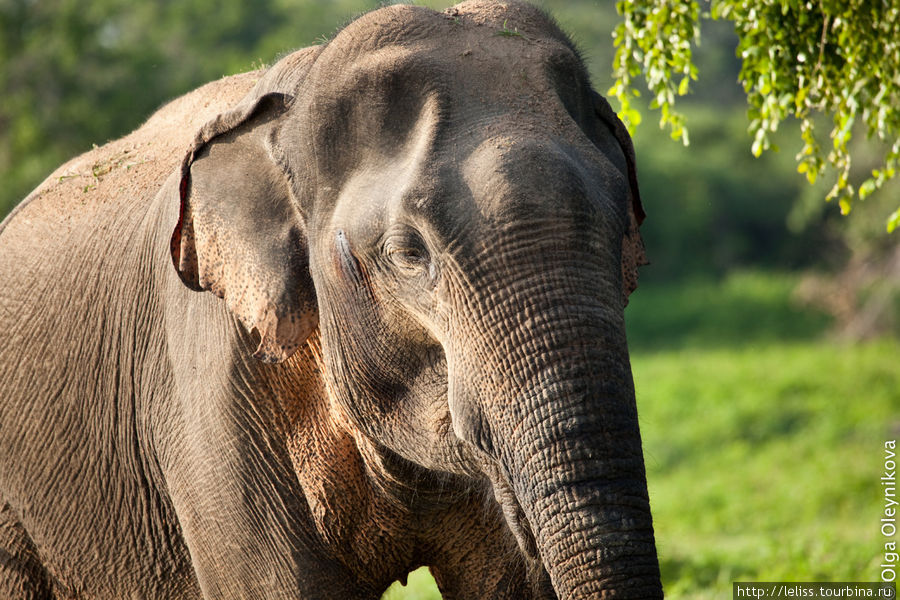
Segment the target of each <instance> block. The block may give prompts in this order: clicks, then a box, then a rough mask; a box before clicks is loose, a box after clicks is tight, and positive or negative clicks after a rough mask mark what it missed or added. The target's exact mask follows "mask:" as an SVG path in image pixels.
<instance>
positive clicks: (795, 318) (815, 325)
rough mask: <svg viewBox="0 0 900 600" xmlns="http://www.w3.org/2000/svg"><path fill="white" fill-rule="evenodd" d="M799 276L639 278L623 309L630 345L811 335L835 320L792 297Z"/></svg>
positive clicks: (643, 347)
mask: <svg viewBox="0 0 900 600" xmlns="http://www.w3.org/2000/svg"><path fill="white" fill-rule="evenodd" d="M796 283H797V279H796V277H795V276H791V275H785V274H774V273H762V272H739V273H731V274H729V275H728V276H727V277H726V278H725V279H723V280H721V281H710V280H695V281H685V282H680V283H677V284H673V283H665V284H658V283H652V282H651V283H647V284H643V283H642V284H641V285H640V286H639V287H638V289H637V291H636V292H635V293H634V294H632V296H631V299H630V301H629V304H628V307H627V308H626V310H625V319H626V321H627V324H628V343H629V347H630V348H631V349H632V350H637V351H653V350H664V349H677V348H687V347H698V346H699V347H704V348H715V347H726V346H746V345H750V344H759V343H766V342H773V341H779V342H786V341H800V340H812V339H816V338H820V337H822V335H823V334H824V333H825V332H826V331H827V329H828V327H829V325H830V324H831V319H830V318H829V317H828V316H827V315H825V314H824V313H821V312H818V311H816V310H813V309H810V308H807V307H803V306H800V305H799V304H798V303H797V302H795V301H794V300H793V299H792V294H793V290H794V288H795V286H796Z"/></svg>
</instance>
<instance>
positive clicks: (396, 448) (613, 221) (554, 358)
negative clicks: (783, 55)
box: [0, 0, 662, 600]
mask: <svg viewBox="0 0 900 600" xmlns="http://www.w3.org/2000/svg"><path fill="white" fill-rule="evenodd" d="M644 216H645V215H644V211H643V208H642V206H641V200H640V195H639V191H638V185H637V175H636V167H635V156H634V149H633V145H632V142H631V140H630V138H629V135H628V133H627V131H626V129H625V128H624V126H623V124H622V122H621V121H620V120H619V119H618V117H617V116H616V114H615V112H614V111H613V110H612V108H611V107H610V105H609V103H608V102H607V100H606V99H604V98H603V97H602V96H601V95H600V94H598V93H597V92H595V91H594V90H593V89H592V87H591V84H590V81H589V77H588V74H587V70H586V68H585V65H584V62H583V60H582V59H581V58H580V56H579V53H578V51H577V50H576V48H575V46H574V45H573V44H572V42H571V41H570V39H569V38H568V37H567V36H566V34H564V33H563V32H562V31H561V30H560V28H559V27H558V26H557V25H556V24H555V22H554V21H553V20H552V19H551V18H550V17H549V16H548V15H546V14H545V13H544V12H542V11H541V10H539V9H537V8H535V7H533V6H531V5H529V4H526V3H521V2H517V1H512V0H510V1H508V2H489V1H486V0H469V1H467V2H463V3H461V4H459V5H457V6H455V7H453V8H450V9H447V10H445V11H443V12H437V11H433V10H431V9H428V8H423V7H416V6H404V5H393V6H387V7H382V8H379V9H377V10H374V11H372V12H369V13H366V14H364V15H362V16H360V17H358V18H357V19H356V20H354V21H352V22H351V23H350V24H348V25H346V26H345V27H344V28H343V29H341V30H339V31H338V32H337V33H336V34H334V35H333V36H332V37H331V38H330V39H328V40H327V41H325V42H323V43H321V44H319V45H316V46H311V47H307V48H304V49H301V50H297V51H295V52H292V53H290V54H288V55H286V56H284V57H283V58H282V59H280V60H279V61H277V62H276V63H275V64H274V65H272V66H271V67H268V68H264V69H260V70H257V71H253V72H249V73H244V74H238V75H234V76H228V77H225V78H223V79H221V80H218V81H214V82H212V83H209V84H207V85H205V86H203V87H200V88H198V89H196V90H195V91H193V92H190V93H188V94H186V95H185V96H183V97H181V98H178V99H176V100H174V101H172V102H170V103H168V104H166V105H164V106H162V107H161V108H160V109H159V110H158V111H157V112H156V113H155V114H154V115H152V116H151V117H150V118H149V120H147V121H146V122H145V123H144V124H143V125H142V126H140V127H139V128H138V129H137V130H135V131H134V132H133V133H131V134H130V135H127V136H126V137H123V138H121V139H119V140H116V141H112V142H109V143H107V144H106V145H103V146H101V147H95V148H94V149H93V150H91V151H89V152H87V153H86V154H83V155H81V156H79V157H77V158H74V159H72V160H71V161H69V162H68V163H66V164H64V165H63V166H61V167H60V168H59V169H58V170H57V171H56V172H54V173H53V174H52V175H51V176H50V177H49V178H48V179H47V180H46V181H44V182H43V183H42V184H41V185H40V186H39V187H38V188H37V189H36V190H35V191H34V192H32V193H31V194H30V195H29V196H28V197H27V198H26V199H25V200H24V201H23V202H22V203H21V204H20V205H19V206H18V207H17V208H16V209H15V210H14V211H13V212H12V213H11V214H10V215H9V216H8V218H7V219H6V220H5V221H4V222H3V224H2V225H0V281H2V282H3V285H2V286H0V336H2V339H3V343H2V345H0V398H2V402H0V597H2V598H6V599H12V600H25V599H43V598H58V599H63V598H65V599H113V598H115V599H121V598H167V599H199V598H204V599H214V598H215V599H229V598H254V599H257V598H258V599H264V598H266V599H276V598H277V599H283V598H303V599H311V598H340V599H353V598H377V597H379V595H380V594H382V593H383V592H384V590H385V589H386V588H387V587H388V586H389V585H390V584H391V583H392V582H393V581H395V580H398V579H400V580H403V579H404V578H405V576H406V574H407V573H408V572H410V571H411V570H413V569H415V568H418V567H420V566H427V567H429V568H430V570H431V572H432V574H433V576H434V579H435V581H436V583H437V585H438V587H439V589H440V591H441V593H442V594H443V596H444V597H445V598H516V599H519V598H560V599H574V598H613V597H614V598H661V597H662V586H661V583H660V575H659V562H658V558H657V553H656V545H655V541H654V533H653V524H652V518H651V512H650V503H649V497H648V491H647V482H646V473H645V468H644V462H643V453H642V447H641V439H640V431H639V427H638V418H637V409H636V405H635V391H634V384H633V377H632V372H631V365H630V358H629V354H628V347H627V340H626V333H625V322H624V310H625V305H626V303H627V299H628V295H629V294H630V293H631V292H632V291H633V290H634V289H635V287H636V285H637V267H638V266H640V265H642V264H645V263H646V259H645V257H644V250H643V248H644V246H643V241H642V240H641V237H640V232H639V226H640V224H641V222H642V221H643V219H644Z"/></svg>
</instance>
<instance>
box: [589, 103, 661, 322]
mask: <svg viewBox="0 0 900 600" xmlns="http://www.w3.org/2000/svg"><path fill="white" fill-rule="evenodd" d="M594 110H595V113H596V115H597V117H598V118H599V119H600V120H601V121H602V122H603V123H604V124H605V125H606V127H607V128H608V129H609V130H610V131H611V132H612V134H613V136H614V137H615V138H616V141H617V142H619V146H620V147H621V148H622V153H623V154H624V155H625V163H626V167H627V170H628V173H627V175H628V189H629V194H630V196H631V202H629V203H628V224H627V226H626V229H625V236H624V237H623V238H622V288H623V293H624V295H625V298H624V301H625V304H626V305H627V304H628V296H630V295H631V292H633V291H634V290H636V289H637V286H638V267H640V266H643V265H648V264H650V261H648V260H647V254H646V252H645V251H644V240H643V239H642V238H641V232H640V229H639V227H640V225H641V223H643V222H644V218H646V216H647V215H646V213H644V207H643V205H642V204H641V194H640V191H639V190H638V181H637V167H636V166H635V159H634V145H633V144H632V143H631V136H629V135H628V130H627V129H626V128H625V124H624V123H622V121H621V120H620V119H619V117H618V116H617V115H616V113H615V112H614V111H613V109H612V107H611V106H610V105H609V102H607V101H606V98H604V97H603V96H601V95H600V94H597V93H596V92H595V93H594Z"/></svg>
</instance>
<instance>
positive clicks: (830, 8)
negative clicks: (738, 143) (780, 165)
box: [610, 0, 900, 231]
mask: <svg viewBox="0 0 900 600" xmlns="http://www.w3.org/2000/svg"><path fill="white" fill-rule="evenodd" d="M616 7H617V9H618V11H619V12H620V14H621V15H622V16H623V22H622V23H621V24H620V25H619V26H617V27H616V30H615V43H616V45H617V52H616V58H615V63H614V65H615V69H616V72H615V74H616V77H617V83H616V84H615V85H614V86H613V87H612V89H611V90H610V93H613V94H615V95H616V96H617V98H618V99H619V101H620V102H621V104H622V108H623V113H624V116H625V117H626V118H627V119H628V122H629V124H631V125H635V124H636V123H637V120H638V119H639V117H638V116H637V115H636V111H635V110H634V109H633V108H632V106H631V102H632V100H633V98H634V97H635V96H636V90H634V87H633V85H634V84H633V82H634V79H635V78H636V77H637V76H638V75H640V74H641V73H643V74H644V76H645V78H646V80H647V85H648V88H649V89H650V91H651V92H652V93H653V94H654V95H655V99H654V102H653V106H654V107H659V108H660V109H661V113H662V118H661V125H667V124H668V125H669V126H670V127H671V129H672V135H673V137H677V138H681V139H683V140H685V142H686V141H687V134H686V132H685V130H684V117H683V116H682V115H681V114H680V113H678V112H676V111H675V110H674V104H675V98H676V96H678V95H684V94H685V93H687V91H688V89H689V81H690V80H691V79H694V78H695V77H696V70H695V68H694V66H693V62H692V53H691V44H692V43H694V44H696V43H699V40H700V34H699V27H700V22H699V17H700V15H699V8H698V3H697V2H696V1H694V0H678V1H676V2H667V1H664V0H637V1H629V2H624V1H623V2H618V3H617V4H616ZM710 16H712V18H714V19H727V20H730V21H732V22H733V23H734V26H735V30H736V32H737V34H738V37H739V43H738V47H737V53H738V56H739V57H740V58H741V60H742V68H741V72H740V80H741V82H742V84H743V86H744V90H745V92H746V94H747V101H748V103H749V111H748V116H749V119H750V132H751V134H752V135H753V143H752V146H751V148H752V152H753V154H754V155H756V156H759V155H760V154H761V153H762V152H763V151H764V150H766V149H768V148H770V147H771V146H772V142H771V135H772V133H773V132H775V131H776V130H777V129H778V128H779V126H780V125H781V123H782V122H783V121H784V120H785V119H786V118H787V117H789V116H793V117H796V118H797V119H798V120H799V122H800V138H801V140H802V143H803V145H802V148H801V150H800V153H799V154H798V155H797V161H798V167H797V170H798V171H799V172H800V173H804V174H806V177H807V179H808V180H809V182H810V183H814V182H815V181H816V179H817V177H818V176H819V175H820V174H822V173H823V172H824V171H825V169H826V165H829V166H831V167H832V168H834V170H835V171H836V177H835V181H834V184H833V186H832V187H831V190H830V191H829V192H828V195H827V196H826V199H833V198H838V199H839V204H840V207H841V212H843V213H845V214H846V213H847V212H849V211H850V208H851V206H852V201H853V199H854V198H859V199H864V198H866V197H867V196H869V195H870V194H872V193H873V192H874V191H875V190H876V189H878V188H880V187H882V186H883V185H884V183H885V182H886V181H888V180H890V179H891V178H893V177H894V176H895V175H896V173H897V170H898V167H900V80H898V79H897V77H896V72H897V66H898V65H900V6H898V5H897V3H894V2H867V1H866V0H842V1H841V0H831V1H827V2H816V3H811V2H806V1H801V0H714V1H713V2H712V4H711V12H710ZM676 81H677V83H676ZM818 115H828V116H830V118H831V131H830V134H829V135H830V138H831V143H830V144H829V145H828V146H827V147H823V144H822V142H821V141H820V136H819V135H818V133H819V128H820V127H821V122H820V120H819V119H818V118H817V117H818ZM855 126H858V127H864V129H865V133H866V137H867V138H871V139H874V140H877V142H878V143H879V144H881V145H882V147H881V149H882V154H881V159H880V161H879V163H880V164H879V166H877V167H876V168H875V169H872V170H871V172H870V173H869V174H868V175H867V176H865V177H864V179H863V180H862V181H861V182H859V183H854V182H852V181H851V165H852V158H853V152H852V148H851V146H850V141H851V139H852V138H853V135H854V133H855V132H856V131H857V129H858V127H855ZM898 225H900V210H898V211H895V212H893V213H892V214H891V215H890V217H889V218H888V230H889V231H893V230H894V229H895V228H896V227H897V226H898Z"/></svg>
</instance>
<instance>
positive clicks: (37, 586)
mask: <svg viewBox="0 0 900 600" xmlns="http://www.w3.org/2000/svg"><path fill="white" fill-rule="evenodd" d="M52 597H53V595H52V593H51V586H50V581H49V577H48V576H47V573H46V571H45V570H44V567H43V565H42V564H41V561H40V557H39V556H38V552H37V549H36V548H35V547H34V543H33V542H32V541H31V538H29V537H28V533H27V532H26V531H25V528H24V527H23V526H22V524H21V523H20V522H19V519H18V518H17V517H16V514H15V513H14V512H13V509H12V507H11V506H10V505H9V504H8V503H5V502H3V501H2V500H0V598H8V599H9V600H49V599H50V598H52Z"/></svg>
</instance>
